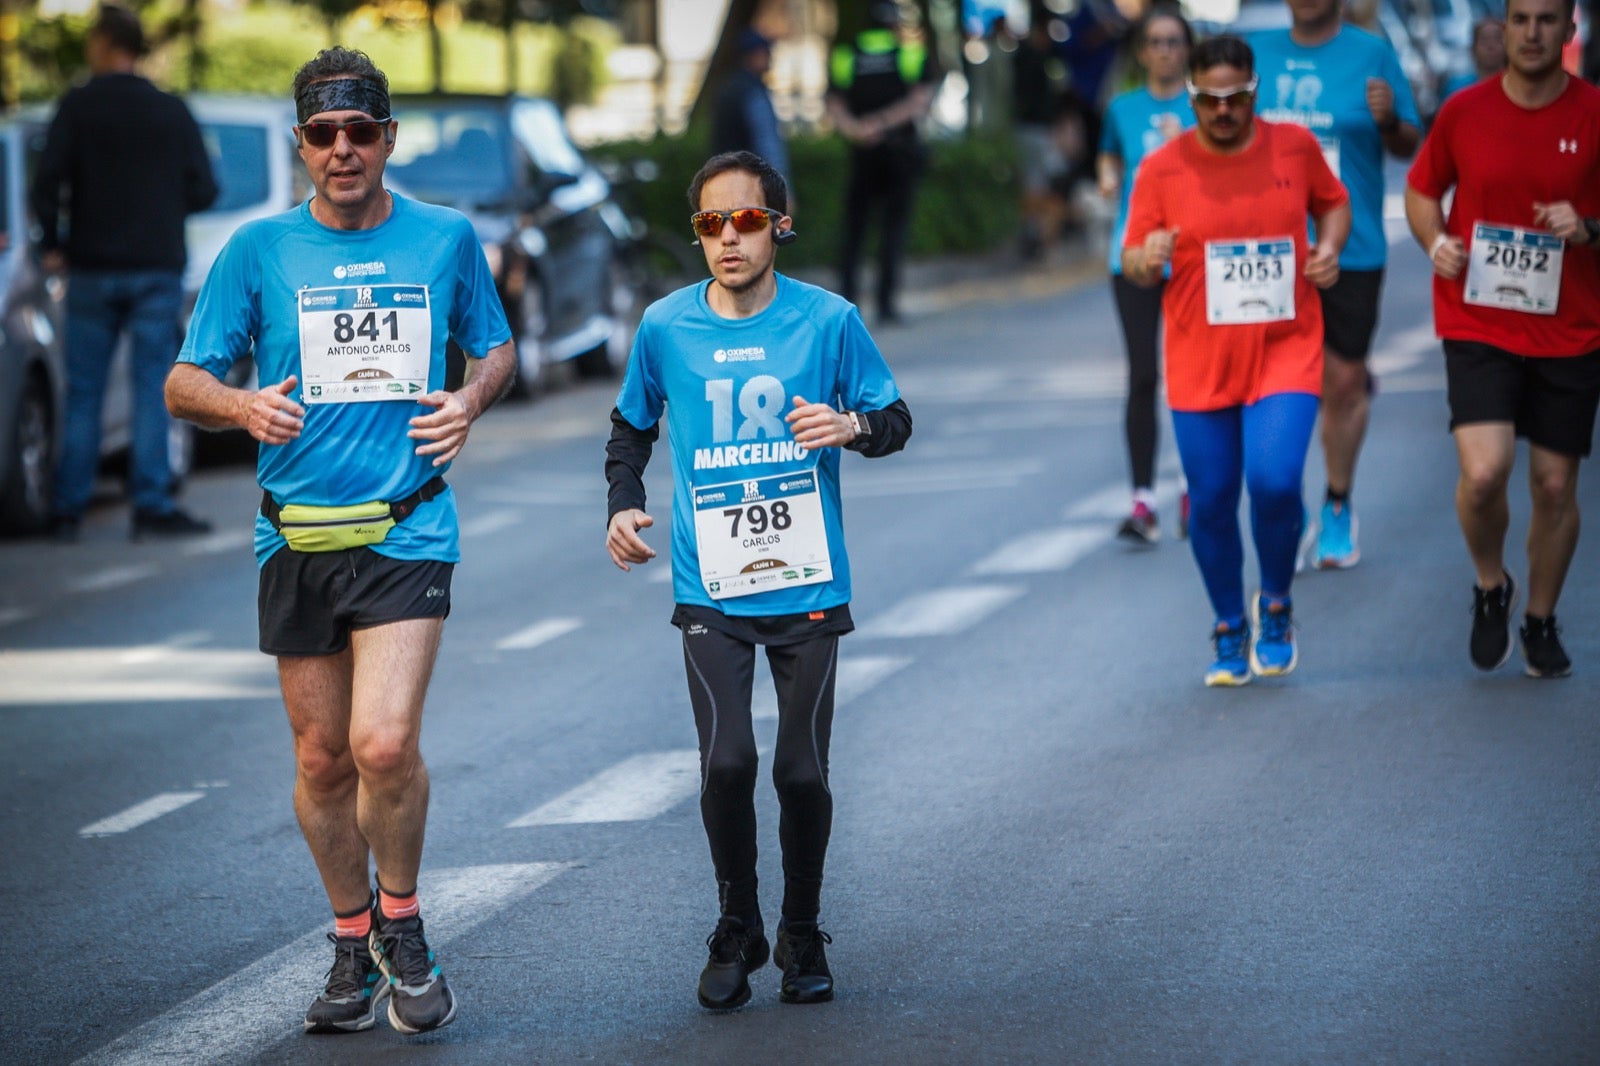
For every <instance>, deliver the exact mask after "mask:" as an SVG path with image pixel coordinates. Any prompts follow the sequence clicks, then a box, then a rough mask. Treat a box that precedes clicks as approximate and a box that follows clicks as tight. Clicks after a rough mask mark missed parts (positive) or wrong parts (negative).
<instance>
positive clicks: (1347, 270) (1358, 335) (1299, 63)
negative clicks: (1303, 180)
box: [1250, 0, 1421, 569]
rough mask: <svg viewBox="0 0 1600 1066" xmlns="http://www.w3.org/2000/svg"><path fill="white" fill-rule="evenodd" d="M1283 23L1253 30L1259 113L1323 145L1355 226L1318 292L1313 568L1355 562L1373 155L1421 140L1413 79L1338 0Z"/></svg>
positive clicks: (1379, 206) (1376, 192)
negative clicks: (1323, 478)
mask: <svg viewBox="0 0 1600 1066" xmlns="http://www.w3.org/2000/svg"><path fill="white" fill-rule="evenodd" d="M1286 2H1287V3H1288V5H1289V11H1290V14H1291V17H1292V20H1293V21H1292V24H1291V26H1290V28H1289V29H1287V30H1273V31H1269V32H1266V33H1260V34H1257V35H1255V36H1254V37H1253V38H1252V39H1251V41H1250V45H1251V47H1252V48H1254V49H1255V54H1256V71H1257V73H1258V74H1259V76H1260V78H1261V87H1260V89H1259V90H1258V93H1259V98H1260V100H1261V117H1262V118H1265V119H1267V120H1269V121H1272V122H1294V123H1298V124H1299V125H1301V126H1304V127H1306V128H1307V129H1309V130H1310V131H1311V132H1312V133H1313V134H1315V135H1316V137H1317V140H1318V142H1319V143H1320V144H1321V145H1322V154H1323V157H1324V158H1325V159H1327V161H1328V166H1329V168H1330V169H1331V170H1332V171H1333V172H1334V174H1336V175H1338V177H1339V180H1340V181H1342V182H1343V183H1344V186H1345V188H1346V189H1348V190H1349V192H1350V209H1351V212H1352V215H1353V222H1354V225H1353V228H1352V230H1351V232H1350V241H1349V243H1347V244H1346V245H1345V247H1344V254H1343V255H1341V256H1340V257H1339V281H1338V283H1337V284H1335V285H1334V286H1333V287H1332V288H1329V289H1324V290H1321V295H1322V320H1323V329H1324V337H1323V375H1322V453H1323V460H1324V465H1325V467H1326V469H1327V475H1328V484H1327V494H1326V497H1325V499H1324V502H1323V505H1322V509H1321V512H1320V515H1319V521H1318V524H1317V535H1316V541H1315V545H1314V546H1313V548H1312V549H1311V563H1312V565H1314V566H1316V567H1318V568H1321V569H1344V568H1347V567H1351V566H1354V565H1355V564H1356V562H1357V561H1358V560H1359V559H1360V558H1361V550H1360V548H1359V546H1358V545H1357V541H1356V520H1355V509H1354V507H1353V506H1352V505H1351V502H1350V494H1351V489H1352V487H1353V485H1354V482H1355V472H1356V461H1357V459H1358V458H1359V456H1360V453H1361V442H1362V440H1363V439H1364V438H1365V437H1366V433H1367V419H1368V416H1369V413H1370V410H1371V397H1372V389H1373V380H1372V376H1371V375H1370V374H1369V373H1368V372H1367V362H1366V360H1367V355H1368V353H1369V352H1370V351H1371V349H1372V335H1373V333H1374V332H1376V330H1377V327H1378V303H1379V299H1380V297H1381V294H1382V288H1383V267H1384V263H1385V261H1386V260H1387V258H1388V239H1387V238H1386V237H1385V235H1384V231H1383V193H1384V181H1383V158H1384V153H1385V152H1386V151H1387V152H1388V153H1389V154H1391V155H1393V156H1395V157H1397V158H1400V159H1409V158H1410V157H1411V155H1412V154H1413V153H1414V152H1415V151H1416V150H1417V144H1418V143H1419V142H1420V140H1421V121H1420V119H1419V118H1418V117H1417V105H1416V103H1415V102H1414V101H1413V100H1412V98H1411V86H1410V84H1409V83H1408V82H1407V81H1406V78H1405V75H1404V73H1403V72H1402V71H1401V70H1400V60H1399V59H1398V58H1397V57H1396V56H1395V52H1394V48H1393V47H1391V46H1390V45H1389V43H1388V42H1387V41H1385V40H1383V39H1382V38H1381V37H1376V36H1374V35H1372V34H1370V33H1368V32H1366V31H1365V30H1361V29H1357V28H1356V27H1354V26H1346V25H1344V22H1343V14H1342V10H1343V9H1342V4H1341V0H1286Z"/></svg>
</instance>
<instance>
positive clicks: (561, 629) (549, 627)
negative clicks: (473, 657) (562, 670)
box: [494, 618, 583, 651]
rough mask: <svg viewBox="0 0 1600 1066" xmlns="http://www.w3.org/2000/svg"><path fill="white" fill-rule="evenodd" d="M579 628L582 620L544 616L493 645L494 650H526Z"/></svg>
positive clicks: (581, 626) (581, 625)
mask: <svg viewBox="0 0 1600 1066" xmlns="http://www.w3.org/2000/svg"><path fill="white" fill-rule="evenodd" d="M581 628H583V622H582V621H581V620H579V619H577V618H546V619H545V620H544V621H542V622H535V623H534V624H533V625H531V626H529V627H528V628H527V629H522V630H518V631H517V632H515V633H513V634H511V635H510V636H509V637H506V638H504V639H503V640H501V641H500V642H499V643H497V644H496V645H495V646H494V647H495V650H496V651H526V650H527V649H529V648H537V647H538V646H539V645H541V644H547V643H549V642H550V641H552V640H555V639H556V638H557V637H564V636H566V635H567V634H568V633H571V632H572V631H573V630H574V629H581Z"/></svg>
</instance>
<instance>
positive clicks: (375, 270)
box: [333, 259, 389, 279]
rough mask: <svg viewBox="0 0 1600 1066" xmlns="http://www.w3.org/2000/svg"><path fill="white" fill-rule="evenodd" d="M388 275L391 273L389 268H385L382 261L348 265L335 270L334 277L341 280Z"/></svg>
mask: <svg viewBox="0 0 1600 1066" xmlns="http://www.w3.org/2000/svg"><path fill="white" fill-rule="evenodd" d="M387 273H389V268H388V267H386V266H384V264H383V261H382V260H381V259H380V260H378V261H376V262H372V263H346V264H345V265H344V266H336V267H334V268H333V276H334V277H336V278H340V279H344V278H365V277H369V276H371V275H373V274H387Z"/></svg>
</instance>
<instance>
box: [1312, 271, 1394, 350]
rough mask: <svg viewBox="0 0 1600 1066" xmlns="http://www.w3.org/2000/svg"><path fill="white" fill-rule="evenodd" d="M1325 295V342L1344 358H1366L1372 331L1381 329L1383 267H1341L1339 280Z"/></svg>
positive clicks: (1323, 334)
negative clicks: (1380, 307)
mask: <svg viewBox="0 0 1600 1066" xmlns="http://www.w3.org/2000/svg"><path fill="white" fill-rule="evenodd" d="M1318 291H1319V292H1320V293H1321V295H1322V344H1323V347H1325V348H1327V350H1328V351H1330V352H1332V353H1333V354H1334V355H1336V356H1338V357H1339V358H1340V359H1347V360H1349V361H1350V362H1352V363H1363V362H1366V359H1367V355H1368V353H1370V352H1371V351H1372V335H1373V334H1374V333H1376V332H1377V330H1378V301H1379V300H1380V299H1381V298H1382V296H1383V268H1382V267H1379V268H1378V269H1377V270H1341V271H1339V280H1338V281H1336V282H1334V283H1333V285H1332V286H1331V287H1330V288H1326V289H1319V290H1318Z"/></svg>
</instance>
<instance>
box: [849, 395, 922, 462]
mask: <svg viewBox="0 0 1600 1066" xmlns="http://www.w3.org/2000/svg"><path fill="white" fill-rule="evenodd" d="M856 413H857V414H858V415H860V416H861V417H862V418H864V419H866V421H867V426H868V428H870V429H871V430H872V432H871V433H868V434H867V435H866V436H865V437H857V438H856V439H855V440H853V441H851V442H850V443H849V444H846V445H845V447H846V448H848V449H850V450H851V451H853V452H860V453H861V454H862V455H864V456H866V457H867V458H868V459H878V458H881V457H882V456H885V455H893V454H894V453H895V452H897V451H899V450H900V449H901V448H904V447H905V446H906V441H908V440H910V439H911V408H909V407H907V406H906V402H905V401H904V400H896V401H895V402H894V403H892V404H890V405H889V406H888V407H883V408H879V409H878V410H876V411H857V412H856Z"/></svg>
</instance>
